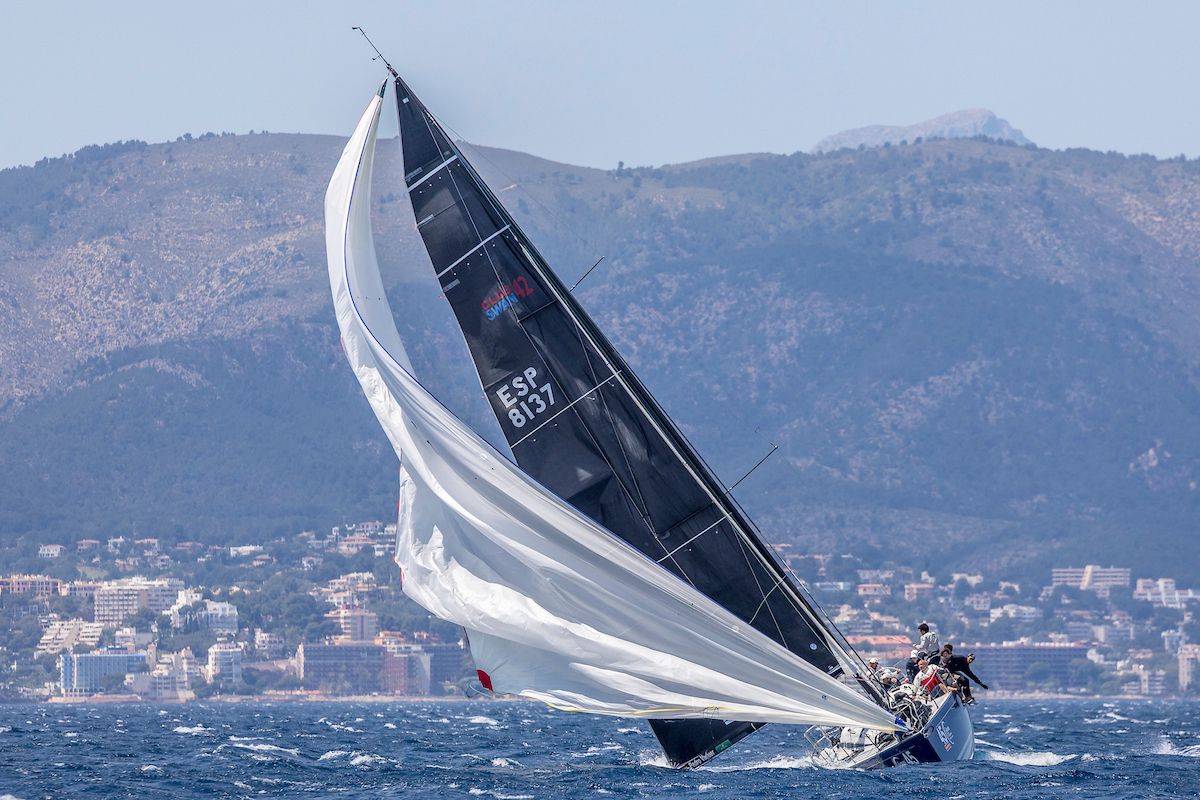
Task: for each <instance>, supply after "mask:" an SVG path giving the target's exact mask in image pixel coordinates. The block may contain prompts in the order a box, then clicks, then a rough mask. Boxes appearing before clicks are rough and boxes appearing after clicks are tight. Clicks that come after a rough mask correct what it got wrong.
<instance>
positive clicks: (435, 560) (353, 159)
mask: <svg viewBox="0 0 1200 800" xmlns="http://www.w3.org/2000/svg"><path fill="white" fill-rule="evenodd" d="M382 94H383V90H382V89H381V90H380V93H379V95H377V96H376V97H375V98H374V99H372V101H371V103H370V105H369V106H368V107H367V109H366V111H365V112H364V114H363V116H362V119H361V120H360V122H359V124H358V127H357V128H356V129H355V132H354V135H353V136H352V137H351V139H350V142H349V144H348V145H347V146H346V149H345V151H344V153H343V154H342V158H341V160H340V161H339V163H338V166H337V169H336V171H335V172H334V175H333V178H332V179H331V181H330V184H329V190H328V193H327V195H326V200H325V215H326V245H327V249H328V260H329V277H330V285H331V289H332V292H333V299H334V306H335V309H336V312H337V319H338V325H339V327H340V328H341V333H342V342H343V346H344V349H345V352H346V356H347V358H348V360H349V362H350V364H351V366H352V368H353V370H354V373H355V375H356V376H357V378H358V380H359V382H360V384H361V385H362V388H363V390H364V392H365V394H366V396H367V398H368V400H369V401H370V404H371V407H372V409H373V410H374V412H375V414H376V416H377V417H378V419H379V421H380V423H381V425H382V426H383V429H384V431H385V432H386V434H387V436H388V438H389V440H390V441H391V443H392V445H393V447H394V448H395V450H396V452H397V454H398V455H399V456H400V459H401V463H402V472H401V475H402V479H401V485H402V493H401V508H402V513H401V517H400V534H399V539H398V551H397V561H398V563H399V565H400V567H401V569H402V572H403V578H404V591H405V593H406V594H408V595H409V596H410V597H411V598H413V599H414V600H415V601H416V602H418V603H420V604H421V605H422V606H424V607H425V608H427V609H428V610H429V611H430V612H431V613H434V614H436V615H438V616H439V617H442V618H443V619H447V620H449V621H451V622H454V623H456V624H459V625H462V626H463V627H464V628H465V629H466V630H467V633H468V636H469V640H470V645H471V651H472V655H473V656H474V658H475V662H476V666H477V667H478V668H479V670H480V673H481V674H480V677H481V680H483V681H485V682H486V683H488V684H490V685H491V687H492V688H494V690H495V691H497V692H502V693H510V694H516V695H521V696H524V697H528V698H532V699H537V700H541V701H543V702H546V703H548V704H550V705H552V706H555V707H558V708H562V709H567V710H575V711H587V712H594V713H602V714H616V715H623V716H641V717H649V718H656V717H672V718H696V719H729V718H735V719H742V720H750V721H756V722H782V723H797V724H823V725H861V726H865V727H870V728H877V729H886V730H892V729H895V723H894V721H893V719H892V717H891V715H890V714H888V713H887V712H885V711H883V710H882V709H881V708H879V707H877V706H876V705H874V704H873V703H871V702H870V701H869V700H868V699H866V698H865V697H863V696H860V695H859V694H857V693H856V692H854V691H852V690H851V689H849V688H848V687H846V686H844V685H842V684H841V683H839V682H838V681H837V680H835V679H833V678H831V677H829V676H828V675H826V674H824V673H823V672H822V671H820V670H818V669H816V668H814V667H813V666H812V665H810V664H808V663H806V662H805V661H804V660H803V659H801V658H799V657H797V656H796V655H795V654H794V653H792V652H790V651H788V650H787V649H785V648H784V647H781V646H780V645H779V644H778V643H776V642H775V641H773V640H772V639H770V638H769V637H767V636H765V635H763V634H762V633H760V632H759V631H757V630H755V629H754V628H753V627H751V626H748V625H746V624H745V623H744V622H743V621H742V620H740V619H738V618H737V617H736V616H734V615H733V614H731V613H729V612H728V611H726V610H725V609H723V608H721V607H720V606H719V605H718V604H717V603H715V602H713V601H712V600H711V599H709V598H707V597H705V596H704V595H702V594H701V593H700V592H698V591H697V590H696V589H694V588H693V587H692V586H690V585H689V584H687V583H686V582H684V581H682V580H680V579H679V578H677V577H676V576H674V575H672V574H671V573H670V572H668V571H667V570H665V569H664V568H663V567H662V566H661V565H659V564H657V563H655V562H654V561H653V560H651V559H649V558H647V557H646V556H645V555H643V554H642V553H641V552H639V551H637V550H636V549H634V548H633V547H631V546H630V545H628V544H627V543H625V542H624V541H622V540H620V539H618V538H617V537H615V536H613V535H612V533H611V532H609V531H607V530H605V529H604V528H603V527H601V526H600V525H598V524H597V523H595V522H594V521H592V520H591V519H589V518H588V517H586V516H584V515H583V514H581V513H580V512H579V511H577V510H576V509H574V508H572V507H571V506H569V505H568V504H566V503H565V502H563V501H562V500H561V499H560V498H558V497H557V496H555V495H554V494H553V493H552V492H550V491H549V490H547V489H546V488H544V487H543V486H541V485H540V484H538V483H537V482H536V481H534V480H533V479H532V478H530V477H529V476H528V475H526V474H524V473H523V472H521V471H520V470H519V469H518V468H517V467H516V466H515V465H513V464H512V463H511V462H509V461H508V460H507V459H505V458H504V457H503V456H501V455H500V454H499V453H497V452H496V451H495V450H494V449H492V448H491V447H490V446H489V445H488V444H487V443H486V442H484V441H483V439H482V438H480V437H479V436H478V435H477V434H475V433H474V432H473V431H471V430H470V429H469V428H467V427H466V426H465V425H463V424H462V423H461V422H460V421H459V420H458V419H457V418H455V417H454V416H453V415H452V414H451V413H450V412H449V411H448V410H447V409H445V408H444V407H443V406H441V405H440V404H439V403H438V402H437V401H436V400H435V399H434V398H433V396H432V395H430V394H429V392H427V391H426V390H425V389H424V388H423V387H422V386H421V384H420V383H419V382H418V381H417V380H416V378H415V377H414V376H413V374H412V368H411V365H410V363H409V360H408V358H407V355H406V354H405V352H404V348H403V345H402V344H401V342H400V337H399V334H398V333H397V331H396V328H395V324H394V322H393V320H392V316H391V309H390V308H389V307H388V304H387V301H386V299H385V297H384V293H383V291H382V285H381V279H380V277H379V270H378V266H377V263H376V260H375V253H374V245H373V242H372V238H371V226H370V205H371V204H370V196H371V189H370V187H371V167H372V164H373V157H374V147H375V137H376V130H377V126H378V121H379V112H380V106H381V98H382Z"/></svg>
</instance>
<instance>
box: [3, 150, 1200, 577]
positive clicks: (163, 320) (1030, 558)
mask: <svg viewBox="0 0 1200 800" xmlns="http://www.w3.org/2000/svg"><path fill="white" fill-rule="evenodd" d="M340 148H341V141H340V140H339V139H338V138H336V137H319V136H304V135H298V134H297V135H286V134H256V135H253V136H227V137H221V136H212V137H196V138H193V139H191V140H186V139H184V140H180V141H177V142H173V143H166V144H161V145H145V144H140V143H124V144H122V145H119V146H115V147H109V148H95V149H85V151H81V153H82V155H78V154H77V155H76V156H74V157H72V158H69V159H64V160H54V161H51V162H46V163H44V164H42V165H40V166H38V167H27V168H18V169H16V170H5V171H3V172H0V209H4V210H5V213H4V214H3V215H2V216H0V307H2V308H5V309H7V310H8V311H9V312H10V313H7V314H5V315H3V316H2V317H0V372H3V373H4V374H5V376H6V377H8V380H7V381H5V382H4V383H3V385H2V386H0V463H4V464H6V471H7V472H9V474H8V475H7V480H6V481H5V482H4V483H5V485H4V487H0V508H4V509H5V512H4V513H3V514H0V535H17V534H27V535H37V536H38V537H40V538H43V539H50V540H52V539H54V538H56V537H57V538H65V537H67V536H79V535H83V534H84V533H88V534H102V533H120V532H128V531H130V530H135V529H136V530H137V531H139V532H141V533H143V534H146V533H148V532H149V531H151V530H157V531H160V532H170V533H172V535H179V536H184V535H195V536H200V537H204V538H208V539H213V540H219V541H231V540H234V539H238V538H245V537H252V536H258V535H268V534H272V533H282V532H294V530H296V529H299V528H301V527H312V526H317V525H323V524H333V523H336V522H340V521H343V520H344V519H347V518H349V519H354V518H357V517H381V516H387V515H388V514H390V513H391V511H390V510H389V509H390V508H391V506H392V504H393V503H394V497H393V495H394V480H395V472H394V459H393V457H392V456H391V453H390V450H389V449H388V448H387V445H386V442H385V441H384V440H383V438H382V436H381V434H380V433H379V431H378V429H377V425H376V424H375V423H374V420H373V419H372V418H371V416H370V413H369V410H368V409H367V407H366V404H365V403H364V402H362V400H361V398H360V397H358V396H357V392H356V391H355V387H354V385H353V379H352V377H351V376H350V375H349V374H348V372H346V370H345V369H344V364H342V363H341V357H340V354H339V353H338V350H337V340H336V335H335V334H334V333H333V329H334V326H333V320H332V316H331V314H330V313H329V309H328V299H327V292H328V288H327V286H326V280H325V274H324V255H323V239H322V231H321V197H322V195H323V191H324V182H325V179H326V176H327V174H328V172H329V170H330V169H331V168H332V165H333V163H334V162H335V160H336V157H337V155H338V153H339V152H340ZM473 152H479V149H476V148H470V149H469V151H468V155H470V154H471V153H473ZM482 152H483V153H484V154H485V155H486V158H481V159H475V157H474V156H472V158H473V160H475V161H476V164H477V166H478V168H479V169H480V171H481V173H482V174H483V176H484V177H485V178H486V179H488V180H489V181H490V182H491V183H492V185H493V186H494V187H495V188H496V189H497V191H498V194H499V196H500V197H501V200H502V201H503V202H505V203H506V204H507V205H509V207H510V210H511V211H512V212H513V214H514V215H515V216H516V217H517V219H518V220H519V221H520V222H521V224H522V225H524V226H526V227H527V230H528V231H529V233H530V234H531V235H532V236H533V237H534V239H535V241H537V242H538V245H539V248H540V249H541V250H542V251H543V252H544V253H545V254H546V255H547V257H548V258H549V259H550V260H551V263H553V264H555V265H556V268H557V269H558V270H559V272H560V274H562V276H563V277H564V279H565V280H567V281H568V284H569V283H570V282H573V281H574V279H575V278H576V277H578V276H579V275H580V274H582V272H583V271H584V270H585V269H587V267H589V266H590V265H591V264H592V263H594V262H595V260H596V258H598V257H599V256H600V255H606V256H607V260H606V262H605V264H604V265H603V266H602V267H601V268H599V269H597V270H596V271H595V272H594V273H593V274H592V275H591V276H589V277H588V279H587V281H586V282H585V283H584V284H583V285H582V286H581V287H580V289H579V290H578V293H579V295H580V297H581V299H582V301H583V302H584V303H585V305H586V306H587V307H588V308H589V310H590V311H591V312H592V313H593V315H594V316H595V317H596V318H597V321H598V322H599V323H600V325H601V326H602V328H603V329H604V330H605V331H606V332H608V333H609V334H610V336H612V338H613V339H614V341H615V342H616V344H617V346H618V348H619V349H620V350H621V352H622V353H623V354H624V355H625V356H626V358H627V360H629V361H630V362H631V364H632V365H633V367H634V368H635V369H637V370H638V372H639V374H640V375H641V376H642V378H643V379H644V380H645V382H646V383H647V384H648V385H649V386H650V388H651V389H652V390H653V391H654V392H655V393H656V394H657V395H658V397H659V399H660V400H661V401H662V402H663V404H664V406H665V407H666V408H667V410H668V411H669V413H671V414H672V415H673V416H674V417H675V419H676V420H677V421H678V422H679V424H680V426H681V427H682V428H683V430H684V431H685V432H686V433H687V434H688V435H689V437H690V438H692V439H693V441H694V442H695V443H696V444H697V446H698V447H699V448H700V450H701V452H702V453H704V455H705V457H706V458H707V459H709V460H710V462H711V463H713V465H714V468H716V469H717V471H718V473H719V474H721V475H726V476H736V475H739V474H740V473H741V472H743V471H744V470H745V469H746V468H747V467H748V465H749V464H752V463H753V462H754V461H756V460H757V458H758V457H759V456H760V455H761V453H762V452H764V451H765V447H766V444H765V439H766V438H770V439H772V440H776V441H778V442H779V443H780V444H781V450H782V452H781V454H780V457H777V462H778V463H777V464H774V465H769V466H768V467H764V468H763V469H762V470H759V471H758V472H756V474H755V475H754V476H753V477H752V478H751V479H750V480H748V481H747V482H746V484H744V485H743V486H742V487H739V497H740V498H741V499H742V500H743V502H744V503H745V504H746V505H747V506H748V507H749V508H750V510H751V511H752V512H753V513H754V514H755V515H756V516H757V517H759V518H760V519H761V520H763V522H764V524H769V526H770V531H771V533H770V534H769V538H773V539H782V540H785V541H790V542H793V543H795V544H796V546H802V547H817V548H826V549H828V548H829V547H835V548H836V547H840V546H845V547H855V548H865V547H876V548H878V547H881V546H887V544H888V543H890V542H907V541H908V540H909V539H910V538H911V537H912V536H914V535H920V536H925V537H931V538H932V539H933V540H934V541H936V542H945V543H946V546H947V547H949V548H950V549H951V552H952V553H953V560H954V561H955V563H959V564H962V565H965V566H969V565H976V566H978V565H981V564H996V563H1007V564H1017V565H1018V566H1019V565H1024V566H1023V567H1022V568H1032V566H1031V565H1033V564H1037V563H1040V562H1041V561H1043V560H1045V559H1048V558H1051V557H1056V558H1057V557H1063V558H1066V557H1095V558H1099V557H1101V556H1107V557H1110V558H1112V559H1127V560H1134V561H1136V562H1138V563H1139V564H1144V565H1145V566H1146V568H1147V569H1157V570H1160V571H1161V572H1162V573H1163V574H1174V573H1171V572H1170V571H1172V570H1173V571H1176V572H1177V573H1179V574H1180V577H1186V570H1188V569H1193V568H1194V567H1195V566H1197V564H1196V563H1195V561H1196V557H1195V556H1194V554H1193V553H1192V551H1193V550H1194V548H1188V547H1187V546H1186V544H1185V542H1186V541H1187V539H1186V537H1187V536H1188V535H1190V534H1189V533H1188V532H1189V531H1190V530H1191V520H1193V519H1194V518H1195V512H1196V510H1197V501H1196V496H1197V494H1196V488H1195V484H1196V481H1197V478H1198V477H1200V441H1197V433H1196V431H1197V430H1200V427H1198V426H1197V425H1196V423H1197V422H1198V421H1200V390H1198V389H1197V384H1198V376H1200V367H1198V365H1200V346H1198V344H1197V343H1198V342H1200V335H1197V334H1200V330H1198V329H1197V328H1198V327H1200V323H1198V322H1197V320H1198V319H1200V317H1198V316H1197V314H1196V313H1195V312H1196V311H1197V310H1198V309H1200V276H1198V275H1197V274H1196V273H1195V270H1194V268H1193V265H1194V262H1195V259H1196V257H1197V255H1200V218H1198V217H1197V215H1195V213H1194V212H1195V209H1197V208H1200V191H1198V189H1197V185H1198V182H1197V180H1196V178H1197V175H1198V174H1200V165H1198V164H1197V162H1194V161H1193V162H1188V161H1178V160H1171V161H1159V160H1156V159H1150V158H1144V157H1125V156H1120V155H1116V154H1101V153H1095V152H1092V151H1085V150H1070V151H1061V152H1052V151H1046V150H1039V149H1033V148H1028V147H1018V146H1014V145H1011V144H1003V143H996V142H986V141H979V140H971V139H957V140H941V141H926V142H922V143H920V144H909V145H906V146H896V147H889V148H879V149H871V150H864V151H857V150H839V151H834V152H830V153H826V154H811V155H810V154H794V155H792V156H772V155H762V156H737V157H724V158H718V159H715V160H705V161H703V162H696V163H693V164H684V165H672V166H670V167H663V168H658V169H652V168H622V169H620V170H615V171H603V170H594V169H586V168H577V167H572V166H570V165H563V164H556V163H555V162H549V161H545V160H543V159H539V158H537V157H536V156H528V155H526V154H517V153H515V152H510V151H502V150H491V149H486V148H483V149H482ZM399 170H400V167H399V164H398V163H397V158H396V153H395V147H394V144H393V145H391V146H389V143H387V142H383V143H381V149H380V158H379V163H378V165H377V173H376V175H377V177H376V188H375V193H376V208H375V210H376V214H375V223H376V238H377V243H378V248H379V253H380V260H381V264H383V266H384V268H385V272H386V276H385V277H386V286H387V289H388V292H389V297H390V298H391V299H392V302H393V307H394V308H395V309H396V310H397V315H398V318H399V324H400V326H401V328H402V332H403V333H404V334H405V338H406V341H409V342H413V343H414V346H413V350H414V353H413V357H414V362H415V363H417V366H418V368H419V369H422V370H423V373H422V374H423V375H424V374H429V375H430V380H431V382H432V383H433V384H434V386H435V389H436V390H437V391H438V393H439V395H440V396H442V397H443V399H445V400H446V401H447V402H448V404H449V405H450V407H451V408H452V409H454V410H456V411H457V412H458V413H460V414H461V415H462V416H463V417H464V418H465V419H467V421H468V422H470V423H471V424H473V425H475V426H476V427H478V428H480V429H481V430H484V431H485V432H486V431H491V432H492V433H494V427H493V425H492V423H491V420H490V412H489V411H488V409H487V407H486V404H484V403H483V401H482V400H480V399H479V397H478V394H479V389H478V382H477V380H476V378H475V376H474V373H473V372H472V371H471V369H470V367H469V361H468V359H467V356H466V353H465V348H464V347H463V345H462V342H461V337H459V335H458V332H457V330H456V329H455V328H454V327H453V323H452V322H451V320H450V317H449V315H448V312H447V310H446V309H445V307H444V301H442V300H440V298H439V296H438V293H437V290H436V286H435V285H434V284H433V282H432V279H431V277H430V271H429V266H428V261H427V258H426V256H425V254H424V251H423V248H422V247H421V246H420V244H419V242H418V241H417V239H416V236H415V231H413V230H412V220H411V214H410V213H409V212H408V209H407V208H406V207H405V204H404V202H403V195H402V191H403V190H402V186H403V183H402V181H401V180H400V177H401V176H400V175H399ZM513 184H515V185H513ZM30 198H32V199H33V202H29V199H30ZM598 243H599V244H598ZM756 429H759V430H763V431H772V432H773V434H772V435H771V436H769V437H764V436H762V435H761V434H755V433H754V431H755V430H756ZM1148 454H1150V455H1148ZM730 482H732V481H730ZM914 531H918V532H920V533H919V534H914V533H913V532H914ZM1133 540H1137V541H1140V542H1141V543H1142V544H1143V546H1142V547H1133V546H1132V545H1131V542H1132V541H1133ZM997 541H1001V542H1004V543H1005V544H1006V545H1008V546H1006V547H1003V548H997V547H996V546H995V543H996V542H997ZM919 558H927V559H929V560H930V561H931V563H932V561H933V559H932V557H931V556H930V554H928V553H921V554H920V555H919Z"/></svg>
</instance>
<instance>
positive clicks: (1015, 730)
mask: <svg viewBox="0 0 1200 800" xmlns="http://www.w3.org/2000/svg"><path fill="white" fill-rule="evenodd" d="M1004 732H1005V733H1020V732H1021V729H1020V728H1019V727H1018V726H1016V725H1013V726H1012V727H1011V728H1005V729H1004Z"/></svg>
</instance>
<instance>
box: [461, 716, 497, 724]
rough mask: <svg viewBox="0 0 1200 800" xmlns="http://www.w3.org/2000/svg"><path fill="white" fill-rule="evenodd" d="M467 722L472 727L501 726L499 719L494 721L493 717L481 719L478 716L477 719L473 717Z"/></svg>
mask: <svg viewBox="0 0 1200 800" xmlns="http://www.w3.org/2000/svg"><path fill="white" fill-rule="evenodd" d="M467 722H468V723H469V724H471V725H492V726H496V725H499V724H500V720H498V719H492V718H491V717H479V716H477V717H471V718H470V719H468V720H467Z"/></svg>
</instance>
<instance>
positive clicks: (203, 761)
mask: <svg viewBox="0 0 1200 800" xmlns="http://www.w3.org/2000/svg"><path fill="white" fill-rule="evenodd" d="M972 715H973V717H974V720H975V726H976V738H977V753H976V757H975V759H974V760H973V761H970V762H962V763H958V764H948V765H916V766H903V767H894V768H891V769H887V770H880V771H875V772H858V771H852V770H839V769H828V768H823V767H819V766H817V765H816V764H814V763H813V761H812V760H811V759H810V758H809V757H808V756H807V755H806V754H805V747H804V744H803V743H804V739H803V733H802V731H800V730H799V729H797V728H795V727H792V726H782V725H776V726H767V727H766V728H764V729H763V730H762V731H760V732H759V733H757V734H755V735H753V736H751V737H749V738H747V739H746V740H744V741H743V743H741V744H739V745H737V746H735V747H734V748H732V749H731V750H730V751H727V752H726V753H724V754H722V755H721V756H720V757H718V758H717V759H715V760H714V761H712V762H710V764H709V765H708V766H705V767H703V768H701V769H698V770H695V771H690V772H679V771H676V770H672V769H669V768H668V767H667V766H666V764H665V762H664V760H663V758H662V755H661V752H660V751H659V750H658V748H657V747H656V745H655V741H654V738H653V736H652V735H651V734H650V733H649V729H648V727H647V726H646V725H645V724H644V723H639V722H636V721H630V720H626V719H616V718H608V717H598V716H591V715H584V714H568V713H560V712H555V711H551V710H549V709H547V708H545V707H542V706H539V705H536V704H532V703H524V702H496V701H489V700H479V701H473V702H428V703H380V702H366V703H277V704H264V703H203V702H196V703H190V704H187V705H177V706H155V705H134V704H129V705H124V704H122V705H95V706H86V705H70V706H65V705H33V704H25V705H0V800H13V798H21V800H33V799H34V798H74V797H80V798H84V797H86V798H138V800H150V799H151V798H173V800H180V799H182V800H188V799H190V798H276V797H279V798H324V797H330V798H333V797H336V798H371V800H378V799H379V798H393V797H394V798H438V799H439V800H452V799H453V798H490V799H492V800H543V799H545V800H571V799H573V798H605V800H607V798H626V797H635V798H644V797H672V798H674V797H688V798H692V797H703V798H737V800H744V798H760V797H762V798H776V797H779V798H853V800H870V799H871V798H876V797H885V796H886V797H899V798H929V797H938V798H946V799H947V800H956V799H957V798H1002V799H1003V800H1018V799H1019V798H1083V797H1087V798H1091V797H1096V798H1100V797H1103V798H1109V799H1110V800H1112V799H1115V798H1126V797H1128V798H1140V799H1144V798H1151V799H1153V798H1184V797H1186V798H1195V797H1197V796H1200V703H1197V702H1194V701H1193V702H1176V701H1124V700H1115V701H1100V700H1094V701H1091V700H1088V701H1084V700H1078V701H1059V700H1055V701H1016V700H1008V701H1001V700H989V699H984V700H981V701H980V702H979V703H977V704H976V705H975V706H974V707H973V708H972Z"/></svg>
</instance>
